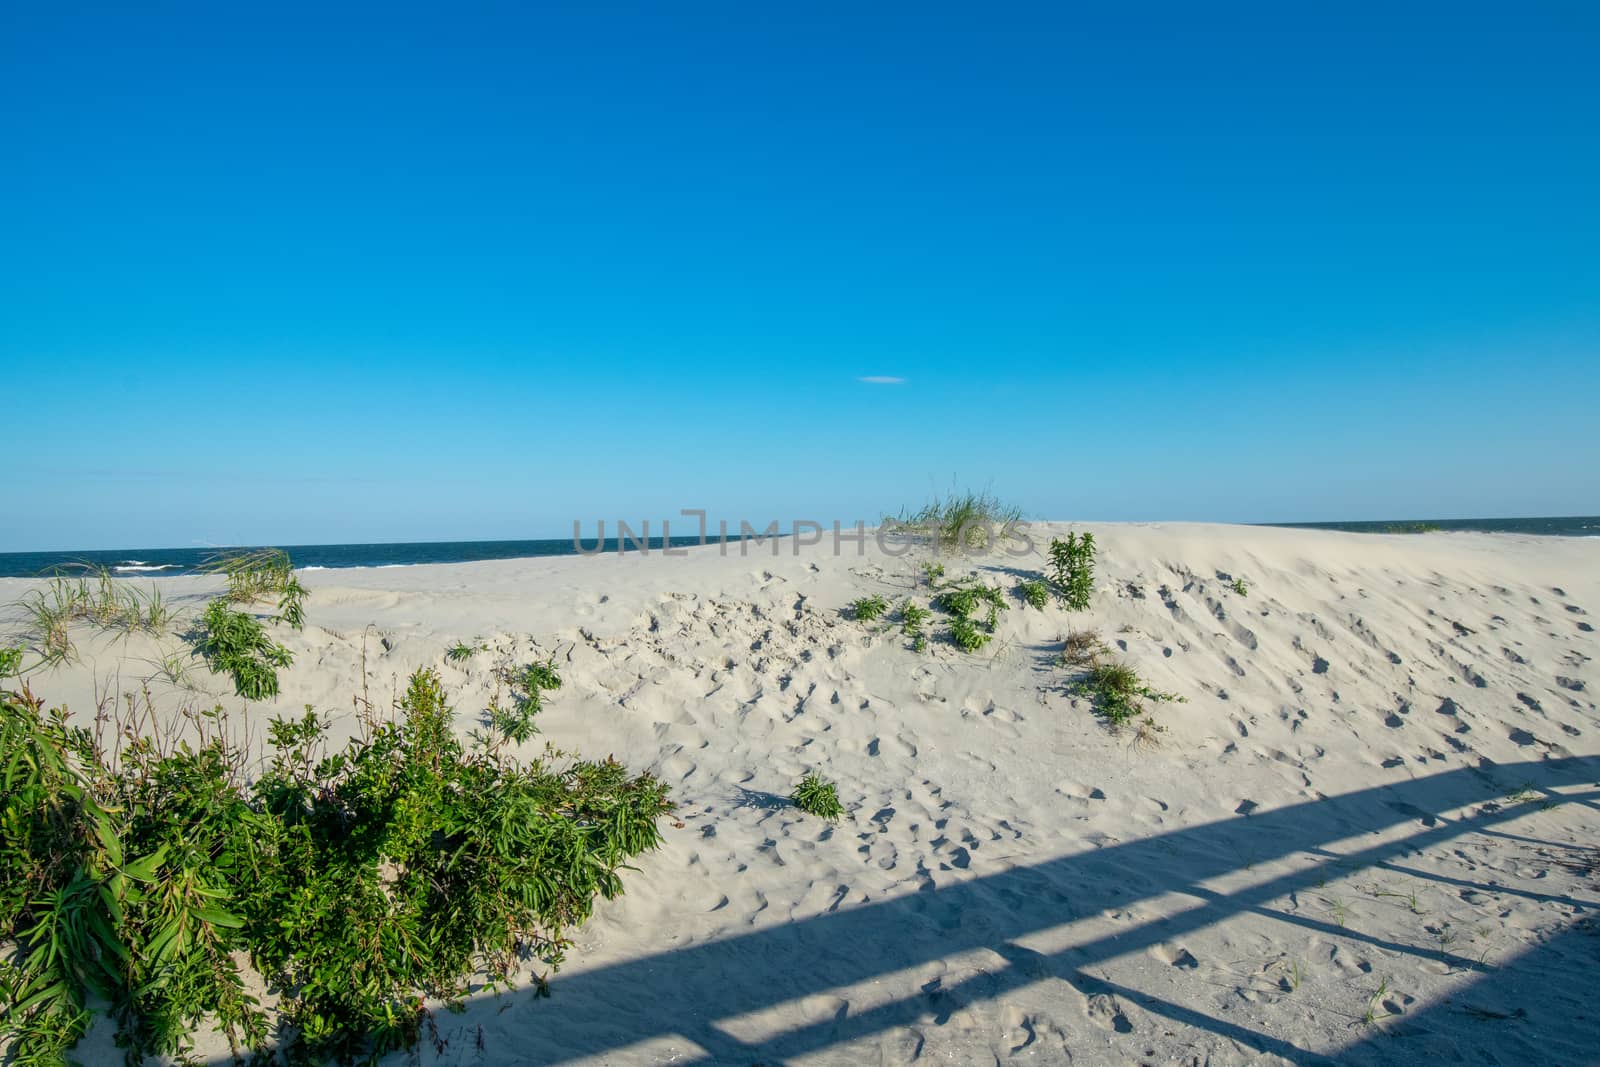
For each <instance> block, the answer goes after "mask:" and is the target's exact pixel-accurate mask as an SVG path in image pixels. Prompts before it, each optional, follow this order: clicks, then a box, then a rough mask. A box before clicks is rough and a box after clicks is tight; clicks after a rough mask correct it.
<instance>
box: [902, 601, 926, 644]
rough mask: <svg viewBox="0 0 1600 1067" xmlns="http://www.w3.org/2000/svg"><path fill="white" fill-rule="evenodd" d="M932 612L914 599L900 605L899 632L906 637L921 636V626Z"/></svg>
mask: <svg viewBox="0 0 1600 1067" xmlns="http://www.w3.org/2000/svg"><path fill="white" fill-rule="evenodd" d="M932 614H933V613H932V612H931V611H929V610H928V609H927V608H925V607H923V606H922V605H920V604H917V603H916V602H914V601H911V600H907V601H906V602H905V603H904V604H901V605H900V632H901V633H903V634H905V635H906V636H907V637H921V636H922V627H923V626H924V625H925V624H926V623H927V621H928V618H929V617H930V616H931V615H932Z"/></svg>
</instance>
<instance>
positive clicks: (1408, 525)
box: [1258, 515, 1600, 537]
mask: <svg viewBox="0 0 1600 1067" xmlns="http://www.w3.org/2000/svg"><path fill="white" fill-rule="evenodd" d="M1258 525H1261V526H1293V527H1300V528H1304V529H1308V530H1346V531H1348V532H1350V533H1453V532H1456V531H1461V530H1466V531H1476V532H1478V533H1516V534H1540V535H1542V536H1545V537H1600V516H1595V515H1577V516H1568V517H1565V518H1546V519H1387V520H1385V521H1383V522H1263V523H1259V524H1258Z"/></svg>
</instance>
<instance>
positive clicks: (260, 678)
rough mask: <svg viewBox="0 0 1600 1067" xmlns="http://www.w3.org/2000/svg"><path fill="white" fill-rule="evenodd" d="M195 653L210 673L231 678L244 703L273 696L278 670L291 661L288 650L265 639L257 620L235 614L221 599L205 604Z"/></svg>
mask: <svg viewBox="0 0 1600 1067" xmlns="http://www.w3.org/2000/svg"><path fill="white" fill-rule="evenodd" d="M196 650H197V651H198V652H199V653H200V655H202V656H204V657H205V660H206V664H207V665H208V666H209V667H210V668H211V670H212V672H213V673H215V674H224V673H226V674H231V675H233V688H234V691H235V692H236V693H238V694H239V695H240V696H242V697H244V698H245V699H247V700H268V699H272V698H274V697H276V696H277V695H278V668H280V667H287V666H289V665H290V664H291V663H293V662H294V656H293V654H292V653H291V652H290V651H289V650H288V649H287V648H285V647H284V646H283V645H281V644H279V643H278V642H276V641H274V640H272V638H270V637H268V636H267V631H266V628H265V627H263V626H262V625H261V622H260V620H258V619H256V618H255V617H254V616H252V615H246V614H245V613H244V612H242V611H234V610H233V609H232V608H230V607H228V601H227V600H225V599H222V598H218V599H216V600H213V601H212V602H211V603H210V604H208V605H206V610H205V614H204V615H202V616H201V617H200V635H199V641H198V643H197V645H196Z"/></svg>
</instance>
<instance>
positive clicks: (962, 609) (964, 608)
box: [934, 580, 1009, 629]
mask: <svg viewBox="0 0 1600 1067" xmlns="http://www.w3.org/2000/svg"><path fill="white" fill-rule="evenodd" d="M934 603H935V604H937V605H938V606H939V607H940V608H941V609H943V610H944V611H947V612H949V613H950V614H951V615H954V616H956V617H957V618H962V619H966V618H971V617H972V615H973V613H974V612H976V611H979V610H980V609H987V610H985V611H984V624H985V625H986V626H988V627H989V628H990V629H993V628H994V625H995V622H996V620H998V618H999V616H1000V612H1002V611H1004V610H1005V609H1006V608H1007V607H1009V605H1008V604H1007V603H1006V596H1005V594H1004V593H1002V592H1001V591H1000V590H999V589H997V588H996V587H994V586H992V585H984V584H983V583H982V582H979V581H976V580H974V581H972V582H968V583H966V584H963V585H957V586H953V587H951V588H950V589H947V590H945V591H944V592H942V593H940V594H939V595H938V596H937V597H936V598H935V599H934Z"/></svg>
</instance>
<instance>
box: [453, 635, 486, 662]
mask: <svg viewBox="0 0 1600 1067" xmlns="http://www.w3.org/2000/svg"><path fill="white" fill-rule="evenodd" d="M486 647H487V646H485V645H484V643H483V640H482V639H481V638H474V639H473V643H472V644H470V645H469V644H467V643H466V642H465V641H457V642H456V643H455V644H453V645H451V646H450V647H449V648H447V649H445V653H444V658H445V659H447V660H449V661H450V662H451V663H465V662H466V661H467V660H469V659H471V658H472V657H473V656H476V655H477V654H478V653H479V652H482V651H484V650H485V648H486Z"/></svg>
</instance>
